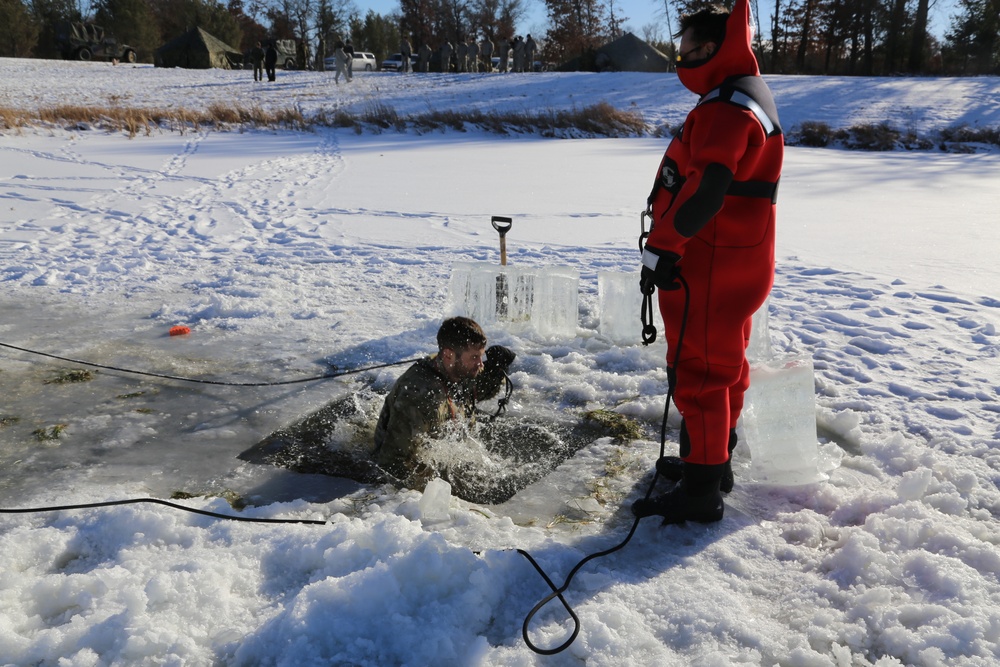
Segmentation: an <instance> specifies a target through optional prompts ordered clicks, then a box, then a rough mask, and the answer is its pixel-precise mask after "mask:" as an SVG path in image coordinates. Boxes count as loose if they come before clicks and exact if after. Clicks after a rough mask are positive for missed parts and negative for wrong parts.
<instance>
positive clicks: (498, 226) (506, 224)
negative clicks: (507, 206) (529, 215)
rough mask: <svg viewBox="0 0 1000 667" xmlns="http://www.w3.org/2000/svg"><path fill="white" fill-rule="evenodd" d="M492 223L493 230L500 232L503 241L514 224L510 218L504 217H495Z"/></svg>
mask: <svg viewBox="0 0 1000 667" xmlns="http://www.w3.org/2000/svg"><path fill="white" fill-rule="evenodd" d="M491 222H492V223H493V229H495V230H497V231H498V232H500V238H501V239H503V237H505V236H506V235H507V232H509V231H510V226H511V225H512V224H513V222H512V221H511V219H510V218H507V217H504V216H502V215H494V216H493V219H492V221H491Z"/></svg>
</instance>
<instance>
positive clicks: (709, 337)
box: [646, 0, 784, 465]
mask: <svg viewBox="0 0 1000 667" xmlns="http://www.w3.org/2000/svg"><path fill="white" fill-rule="evenodd" d="M750 40H751V31H750V27H749V4H748V0H738V1H737V3H736V5H735V7H734V8H733V12H732V14H731V15H730V17H729V19H728V20H727V23H726V36H725V38H724V39H723V40H722V44H720V45H718V47H717V50H716V52H715V53H714V54H713V55H712V56H710V57H709V58H707V59H704V60H701V61H696V62H692V63H679V64H678V69H677V76H678V78H679V79H680V81H681V83H682V84H684V86H685V87H686V88H687V89H688V90H690V91H692V92H694V93H696V94H698V95H700V96H701V100H699V103H698V105H697V106H696V107H695V108H694V109H693V110H692V111H691V112H690V113H689V114H688V116H687V119H686V120H685V121H684V126H683V128H682V129H681V132H680V133H679V134H678V135H677V136H676V137H674V139H673V140H672V141H671V142H670V145H669V146H668V147H667V151H666V153H665V154H664V156H663V160H662V162H661V163H660V169H659V171H658V172H657V175H656V184H655V186H654V189H653V192H652V193H651V195H650V204H651V206H652V214H653V229H652V231H651V232H650V234H649V238H648V239H647V241H646V243H647V245H648V246H649V247H651V248H656V249H659V250H664V251H669V252H673V253H676V254H677V255H680V257H681V259H680V260H679V261H678V263H677V267H678V268H679V269H680V272H681V276H683V278H684V279H685V280H686V281H687V284H688V286H689V288H690V299H691V301H690V308H689V312H688V317H687V326H686V329H685V333H684V339H683V342H682V345H683V347H682V349H681V350H680V355H679V357H677V362H676V365H675V366H676V367H675V368H673V371H674V373H675V374H676V375H675V378H676V379H675V388H674V402H675V403H676V404H677V407H678V409H679V410H680V412H681V414H682V415H683V417H684V425H685V427H686V430H687V435H688V437H689V440H690V448H688V447H682V451H681V453H680V454H681V457H682V458H683V459H684V460H685V461H686V462H687V463H693V464H699V465H718V464H722V463H725V462H726V461H728V460H729V451H728V443H729V431H730V429H731V428H735V426H736V420H737V419H738V418H739V416H740V412H741V411H742V409H743V394H744V392H745V391H746V390H747V387H749V386H750V365H749V364H748V363H747V360H746V347H747V344H748V343H749V340H750V325H751V317H752V316H753V314H754V312H756V310H757V309H758V308H759V307H760V306H761V305H762V304H763V303H764V301H765V299H766V298H767V295H768V293H769V292H770V290H771V285H772V283H773V281H774V221H775V203H774V202H775V195H776V193H777V183H778V178H779V176H780V174H781V163H782V157H783V154H784V142H783V138H782V135H781V128H780V126H779V125H778V118H777V112H776V108H775V105H774V100H773V98H772V97H771V93H770V90H768V88H767V86H766V84H764V82H763V79H761V78H760V71H759V70H758V68H757V60H756V58H754V55H753V51H752V50H751V48H750ZM684 299H685V293H684V290H674V291H664V290H660V293H659V304H660V313H661V314H662V316H663V324H664V329H665V331H666V337H667V345H668V352H667V362H668V364H673V363H674V358H675V357H674V355H675V353H676V350H677V344H678V340H677V339H678V334H679V332H680V330H681V319H682V317H683V312H684Z"/></svg>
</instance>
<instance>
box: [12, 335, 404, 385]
mask: <svg viewBox="0 0 1000 667" xmlns="http://www.w3.org/2000/svg"><path fill="white" fill-rule="evenodd" d="M0 347H6V348H8V349H11V350H17V351H18V352H25V353H27V354H34V355H37V356H39V357H47V358H49V359H57V360H59V361H65V362H67V363H71V364H79V365H80V366H89V367H91V368H100V369H102V370H106V371H116V372H118V373H128V374H130V375H143V376H146V377H154V378H160V379H163V380H176V381H178V382H193V383H197V384H214V385H221V386H224V387H280V386H282V385H289V384H301V383H303V382H316V381H318V380H328V379H330V378H337V377H341V376H344V375H353V374H355V373H364V372H365V371H373V370H377V369H379V368H389V367H391V366H401V365H403V364H412V363H413V362H415V361H419V358H414V359H404V360H403V361H391V362H388V363H385V364H375V365H372V366H363V367H361V368H351V369H348V370H344V371H332V372H327V373H324V374H323V375H313V376H310V377H305V378H298V379H296V380H280V381H276V382H227V381H224V380H202V379H199V378H189V377H182V376H178V375H165V374H163V373H151V372H149V371H137V370H133V369H129V368H120V367H118V366H107V365H104V364H96V363H93V362H91V361H81V360H79V359H70V358H68V357H60V356H59V355H56V354H49V353H48V352H39V351H38V350H29V349H28V348H25V347H18V346H17V345H10V344H9V343H0Z"/></svg>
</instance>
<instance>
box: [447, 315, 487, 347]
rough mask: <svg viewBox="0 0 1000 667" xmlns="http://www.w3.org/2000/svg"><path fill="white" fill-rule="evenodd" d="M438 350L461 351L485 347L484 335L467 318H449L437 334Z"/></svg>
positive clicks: (473, 321)
mask: <svg viewBox="0 0 1000 667" xmlns="http://www.w3.org/2000/svg"><path fill="white" fill-rule="evenodd" d="M437 343H438V349H440V350H455V351H462V350H466V349H468V348H470V347H483V346H485V345H486V334H485V333H483V328H482V327H480V326H479V324H477V323H476V321H475V320H472V319H469V318H468V317H449V318H448V319H446V320H445V321H444V322H442V323H441V328H440V329H438V332H437Z"/></svg>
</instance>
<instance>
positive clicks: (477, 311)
mask: <svg viewBox="0 0 1000 667" xmlns="http://www.w3.org/2000/svg"><path fill="white" fill-rule="evenodd" d="M579 292H580V274H579V272H578V271H577V270H576V269H571V268H568V267H558V266H557V267H520V266H497V265H495V264H487V263H485V262H462V263H458V264H455V266H454V267H453V268H452V273H451V282H450V285H449V295H448V308H447V310H448V313H449V314H450V315H464V316H466V317H471V318H472V319H474V320H476V321H477V322H479V323H480V324H500V325H501V326H503V327H504V328H506V329H508V330H512V331H525V330H531V331H534V332H535V333H537V334H539V335H541V336H543V337H572V336H575V335H576V327H577V321H578V319H579V299H580V296H579Z"/></svg>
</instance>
